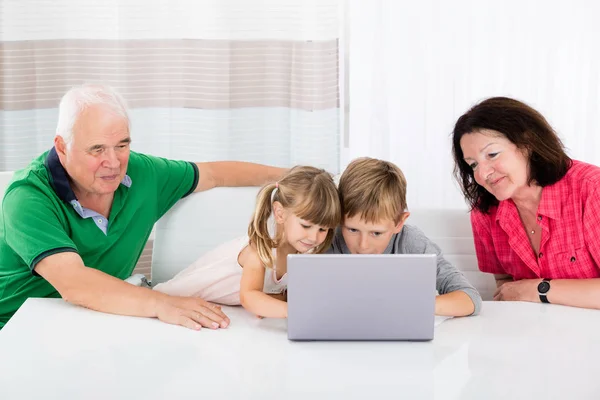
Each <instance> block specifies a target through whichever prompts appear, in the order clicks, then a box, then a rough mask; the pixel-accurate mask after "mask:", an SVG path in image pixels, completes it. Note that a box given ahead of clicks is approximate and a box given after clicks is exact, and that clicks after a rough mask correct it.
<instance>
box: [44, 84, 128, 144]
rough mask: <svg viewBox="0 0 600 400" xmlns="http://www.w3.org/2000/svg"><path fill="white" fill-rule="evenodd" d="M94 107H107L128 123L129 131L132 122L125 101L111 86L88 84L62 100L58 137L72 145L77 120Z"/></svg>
mask: <svg viewBox="0 0 600 400" xmlns="http://www.w3.org/2000/svg"><path fill="white" fill-rule="evenodd" d="M93 105H103V106H106V107H107V108H108V109H109V110H110V111H112V112H114V113H115V114H116V115H118V116H121V117H123V118H124V119H125V120H126V121H127V128H128V129H129V127H130V122H129V115H128V114H127V103H126V102H125V99H123V97H121V95H120V94H119V93H117V92H116V91H115V90H114V89H113V88H112V87H110V86H105V85H97V84H87V83H86V84H83V85H80V86H75V87H73V88H71V89H70V90H69V91H68V92H67V93H65V95H64V96H63V97H62V99H61V100H60V105H59V106H58V124H57V125H56V135H57V136H61V137H62V138H63V140H64V141H65V143H67V144H70V143H71V141H72V140H73V126H74V125H75V122H76V121H77V118H79V115H80V114H81V113H82V112H83V111H84V110H85V109H86V108H88V107H90V106H93Z"/></svg>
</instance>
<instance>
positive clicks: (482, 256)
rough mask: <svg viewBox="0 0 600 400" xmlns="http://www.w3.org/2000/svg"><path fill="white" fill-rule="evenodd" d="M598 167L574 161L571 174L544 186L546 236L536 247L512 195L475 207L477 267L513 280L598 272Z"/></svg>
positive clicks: (542, 216)
mask: <svg viewBox="0 0 600 400" xmlns="http://www.w3.org/2000/svg"><path fill="white" fill-rule="evenodd" d="M599 183H600V168H599V167H597V166H595V165H591V164H586V163H583V162H580V161H573V165H572V166H571V168H570V169H569V171H568V172H567V174H566V175H565V176H564V177H563V179H561V180H560V181H558V182H557V183H555V184H554V185H551V186H546V187H545V188H543V189H542V199H541V201H540V205H539V207H538V212H537V218H538V224H539V225H540V226H541V227H542V239H541V242H540V251H539V253H538V254H535V253H534V252H533V248H532V247H531V244H530V243H529V239H528V238H527V234H526V232H525V228H524V227H523V223H522V222H521V220H520V218H519V214H518V212H517V207H516V206H515V203H514V202H513V201H512V200H510V199H509V200H505V201H501V202H500V204H499V205H498V206H497V207H492V208H490V214H483V213H481V212H480V211H477V210H473V211H472V212H471V224H472V227H473V236H474V240H475V250H476V253H477V262H478V264H479V269H480V270H481V271H483V272H490V273H493V274H509V275H511V276H512V277H513V278H514V279H515V280H518V279H533V278H551V279H569V278H598V277H600V268H599V266H600V189H598V186H599Z"/></svg>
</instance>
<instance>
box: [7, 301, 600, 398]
mask: <svg viewBox="0 0 600 400" xmlns="http://www.w3.org/2000/svg"><path fill="white" fill-rule="evenodd" d="M225 311H226V312H227V313H228V315H229V316H230V318H231V320H232V323H231V326H230V327H229V328H227V329H224V330H218V331H211V330H208V329H203V330H201V331H199V332H196V331H191V330H187V329H185V328H181V327H178V326H172V325H167V324H164V323H161V322H160V321H158V320H153V319H144V318H132V317H122V316H115V315H108V314H102V313H97V312H93V311H90V310H86V309H83V308H79V307H75V306H72V305H69V304H67V303H65V302H64V301H62V300H57V299H29V300H28V301H27V302H26V303H25V304H24V305H23V307H21V309H20V310H19V311H18V312H17V313H16V314H15V316H14V317H13V319H12V320H11V321H10V322H9V323H8V324H7V325H6V327H5V328H4V329H3V330H2V331H0V398H1V399H3V400H9V399H42V398H43V399H61V400H62V399H184V398H189V399H261V400H262V399H305V398H312V397H313V395H316V394H319V396H317V397H315V398H318V399H321V398H323V399H325V398H329V399H337V398H340V399H342V398H343V399H364V398H377V399H387V398H403V399H477V400H482V399H544V400H546V399H578V400H579V399H598V398H600V366H599V365H598V360H600V311H591V310H582V309H576V308H568V307H562V306H556V305H542V304H531V303H491V302H486V303H484V306H483V312H482V314H481V316H478V317H471V318H455V319H450V320H447V321H445V322H443V323H442V324H441V325H439V326H437V327H436V329H435V339H434V340H433V341H432V342H422V343H410V342H289V341H288V340H287V336H286V322H285V321H283V320H269V319H265V320H259V319H257V318H255V317H253V316H251V315H249V314H248V313H246V312H245V311H244V310H243V309H241V308H229V307H227V308H225Z"/></svg>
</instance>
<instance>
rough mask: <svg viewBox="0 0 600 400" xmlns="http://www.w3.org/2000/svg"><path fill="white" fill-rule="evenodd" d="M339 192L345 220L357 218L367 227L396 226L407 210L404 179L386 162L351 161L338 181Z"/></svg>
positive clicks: (366, 159)
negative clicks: (385, 221) (381, 223)
mask: <svg viewBox="0 0 600 400" xmlns="http://www.w3.org/2000/svg"><path fill="white" fill-rule="evenodd" d="M338 191H339V193H340V201H341V203H342V210H343V213H344V217H350V218H351V217H354V216H355V215H360V218H361V219H362V220H363V221H366V222H370V223H377V222H378V221H381V220H382V219H390V220H392V221H394V223H395V224H397V223H398V222H400V218H401V217H402V215H403V213H404V212H405V211H406V209H407V205H406V178H405V177H404V174H403V173H402V171H401V170H400V168H398V167H397V166H396V165H395V164H393V163H391V162H389V161H383V160H377V159H374V158H368V157H365V158H357V159H356V160H353V161H352V162H351V163H350V164H349V165H348V167H347V168H346V170H345V171H344V173H343V174H342V176H341V178H340V184H339V185H338Z"/></svg>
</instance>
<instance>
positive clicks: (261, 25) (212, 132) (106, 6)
mask: <svg viewBox="0 0 600 400" xmlns="http://www.w3.org/2000/svg"><path fill="white" fill-rule="evenodd" d="M341 2H342V0H318V1H304V0H266V1H257V0H237V1H236V0H144V1H141V0H86V1H77V0H54V1H51V2H50V1H46V0H0V170H14V169H18V168H21V167H23V166H25V165H26V164H27V163H28V162H29V161H30V160H31V159H32V158H33V157H35V156H36V155H38V154H39V153H40V152H43V151H45V150H47V149H48V148H49V147H50V146H51V145H52V138H53V136H54V133H55V129H56V121H57V116H58V113H57V106H58V102H59V100H60V97H61V96H62V95H63V94H64V93H65V91H66V90H68V89H69V88H70V87H71V86H73V85H77V84H81V83H84V82H95V83H105V84H109V85H112V86H113V87H115V88H116V89H117V90H118V91H119V92H120V93H121V94H122V95H123V96H124V97H125V98H126V100H127V101H128V103H129V106H130V108H131V120H132V132H131V134H132V139H133V144H132V148H133V150H136V151H140V152H146V153H150V154H154V155H158V156H163V157H169V158H174V159H186V160H192V161H212V160H244V161H253V162H261V163H267V164H273V165H279V166H290V165H294V164H312V165H317V166H320V167H323V168H326V169H328V170H329V171H331V172H338V169H339V153H340V151H339V150H340V144H339V140H340V139H339V138H340V125H341V124H340V109H339V93H340V85H339V83H338V81H339V79H338V76H339V74H340V71H339V68H340V67H339V65H340V64H339V62H338V55H339V48H338V47H339V34H338V32H339V31H340V25H341V22H340V15H341V12H340V9H341Z"/></svg>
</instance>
